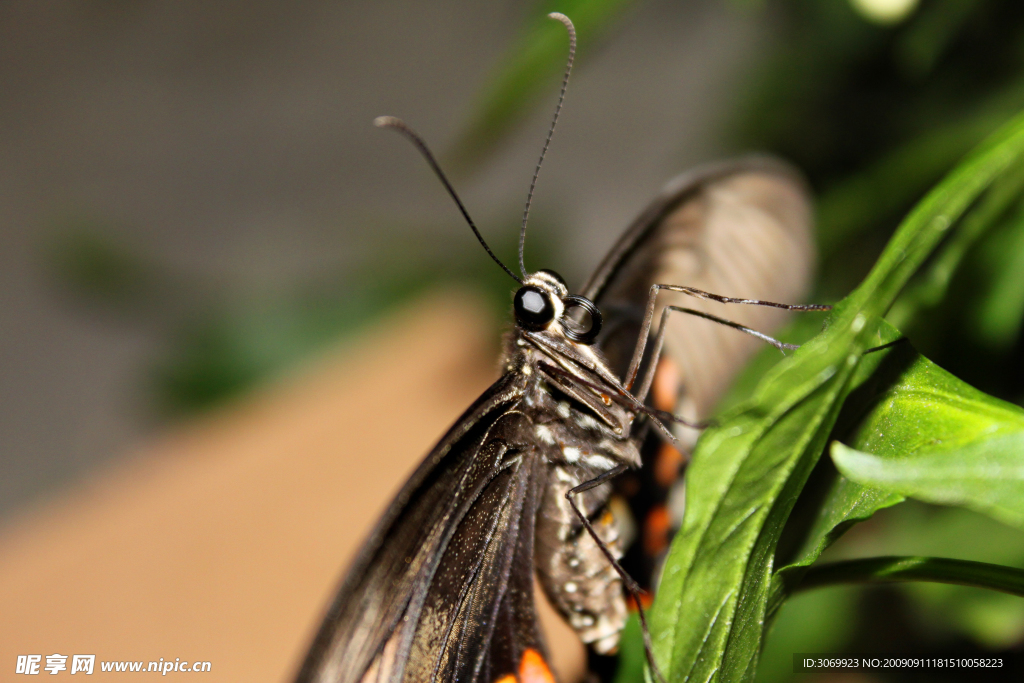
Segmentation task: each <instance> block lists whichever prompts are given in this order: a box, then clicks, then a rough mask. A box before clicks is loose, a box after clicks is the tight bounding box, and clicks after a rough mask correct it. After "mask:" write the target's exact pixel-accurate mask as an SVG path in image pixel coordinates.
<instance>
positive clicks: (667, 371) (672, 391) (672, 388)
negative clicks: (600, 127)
mask: <svg viewBox="0 0 1024 683" xmlns="http://www.w3.org/2000/svg"><path fill="white" fill-rule="evenodd" d="M679 386H680V377H679V366H678V365H676V363H675V361H673V360H672V359H671V358H669V357H668V356H662V357H661V360H660V361H658V370H657V372H655V373H654V384H653V386H651V391H652V398H653V399H654V407H655V408H657V409H658V410H664V411H665V412H667V413H671V412H674V411H675V409H676V401H678V400H679Z"/></svg>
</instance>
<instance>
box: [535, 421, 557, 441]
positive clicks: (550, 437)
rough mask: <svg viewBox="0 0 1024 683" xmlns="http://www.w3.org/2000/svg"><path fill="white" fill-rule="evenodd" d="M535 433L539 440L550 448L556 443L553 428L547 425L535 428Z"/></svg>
mask: <svg viewBox="0 0 1024 683" xmlns="http://www.w3.org/2000/svg"><path fill="white" fill-rule="evenodd" d="M533 433H534V434H536V435H537V438H538V439H540V440H541V441H543V442H544V443H546V444H547V445H549V446H550V445H552V444H553V443H555V436H554V434H552V433H551V428H550V427H548V426H547V425H537V426H536V427H534V428H533Z"/></svg>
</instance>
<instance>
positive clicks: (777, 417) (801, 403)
mask: <svg viewBox="0 0 1024 683" xmlns="http://www.w3.org/2000/svg"><path fill="white" fill-rule="evenodd" d="M1022 152H1024V116H1018V117H1017V118H1015V119H1014V120H1013V121H1011V122H1010V123H1009V124H1008V125H1006V126H1004V127H1003V128H1002V129H1000V130H999V131H998V132H997V133H996V134H995V135H993V136H992V137H991V138H990V139H989V140H987V141H986V142H985V143H984V144H983V145H982V146H981V147H980V148H979V149H978V150H977V151H975V152H974V153H973V154H972V155H971V156H970V157H969V158H968V159H966V160H965V161H964V162H963V163H961V165H960V166H958V167H957V169H956V170H954V171H953V172H952V173H950V175H949V176H948V177H947V178H946V179H945V180H944V181H943V182H942V183H941V184H940V185H939V186H938V187H937V188H936V189H935V190H933V191H932V192H931V193H930V194H929V195H928V196H927V197H926V198H925V199H924V200H923V201H922V202H921V203H920V204H919V205H918V206H917V207H916V208H915V210H914V211H912V212H911V214H910V215H909V216H908V217H907V219H906V220H905V221H904V222H903V224H902V225H901V226H900V228H899V229H898V230H897V232H896V234H895V235H894V237H893V238H892V240H891V241H890V243H889V244H888V246H887V247H886V249H885V251H884V252H883V254H882V256H881V257H880V259H879V261H878V263H876V265H875V267H874V268H873V269H872V271H871V273H870V274H869V275H868V276H867V278H866V279H865V280H864V282H863V283H862V284H861V285H860V286H859V287H858V288H857V289H856V290H855V291H854V292H853V293H852V294H851V295H850V296H848V297H847V298H846V299H844V300H843V301H842V302H840V304H839V305H837V306H836V309H835V311H834V312H833V314H832V316H831V317H830V319H829V324H828V327H827V329H826V330H825V331H824V332H823V333H822V334H820V335H819V336H817V337H815V338H814V339H812V340H811V341H809V342H808V343H806V344H805V345H804V346H802V347H801V348H800V349H799V350H798V351H797V352H796V353H794V354H793V356H791V357H790V358H788V359H786V360H785V361H783V362H781V363H779V365H777V366H775V367H774V368H773V369H772V370H771V371H770V372H769V373H767V374H766V375H765V377H764V379H763V380H762V382H761V383H760V384H759V385H758V388H757V390H756V391H755V392H754V395H753V396H752V397H751V399H750V400H749V401H747V402H745V403H742V404H740V405H739V406H738V407H737V408H735V409H734V410H732V411H729V412H728V413H726V414H725V415H724V416H722V418H721V421H720V423H719V424H718V425H717V426H715V427H713V428H710V429H708V430H707V431H706V432H705V433H704V435H703V436H702V438H701V440H700V441H699V442H698V444H697V448H696V450H695V453H694V456H693V462H692V465H691V466H690V469H689V470H688V472H687V481H686V499H687V511H686V515H685V517H684V519H683V524H682V528H681V529H680V531H679V533H678V534H677V535H676V538H675V540H674V541H673V544H672V548H671V550H670V553H669V557H668V558H667V560H666V565H665V569H664V572H663V575H662V581H661V585H660V587H659V589H658V593H657V597H656V600H655V605H654V608H653V609H652V615H651V623H652V636H653V639H654V649H655V655H656V657H657V658H658V661H659V662H660V663H661V666H662V668H663V669H664V670H665V673H666V675H667V676H668V678H669V680H701V681H709V680H713V679H720V680H725V681H734V680H752V679H753V676H754V671H755V669H756V665H757V659H758V654H759V652H760V645H761V640H762V637H763V627H764V623H765V619H766V608H767V602H768V597H769V589H770V585H771V584H770V579H771V576H772V568H773V562H774V551H775V546H776V544H777V543H778V539H779V535H780V533H781V531H782V528H783V526H784V524H785V522H786V519H787V518H788V516H789V512H790V511H791V510H792V507H793V504H794V503H795V501H796V498H797V496H798V495H799V493H800V490H801V489H802V487H803V485H804V483H805V482H806V479H807V477H808V475H809V474H810V471H811V469H812V468H813V467H814V465H815V463H816V462H817V460H818V458H819V456H820V454H821V452H822V449H823V446H824V444H825V441H826V440H827V438H828V435H829V433H830V431H831V429H832V427H833V425H834V423H835V420H836V416H837V414H838V412H839V409H840V407H841V406H842V403H843V401H844V399H845V398H846V396H847V395H848V394H849V392H850V391H851V390H852V389H853V388H854V386H855V384H856V381H859V379H860V375H858V373H857V370H858V365H859V364H860V363H861V362H862V359H863V354H864V352H865V351H866V350H867V349H869V348H870V347H871V346H872V345H873V343H874V342H877V341H878V340H879V339H880V337H879V333H880V330H881V329H883V327H882V326H883V322H882V321H881V316H882V315H884V314H885V312H886V311H887V310H888V308H889V307H890V306H891V305H892V303H893V301H894V300H895V299H896V297H897V296H898V295H899V293H900V291H901V290H902V289H903V287H904V286H905V285H906V283H907V281H908V280H909V279H910V277H911V276H912V275H913V274H914V273H915V272H916V270H917V269H918V268H919V267H920V266H921V264H922V263H923V262H924V260H925V259H926V258H927V257H928V255H929V254H930V253H931V251H932V250H933V249H934V247H935V246H936V245H937V244H938V243H939V242H940V240H942V239H943V238H944V237H945V235H946V234H947V231H948V229H949V228H950V227H951V226H952V225H953V224H954V223H955V222H956V221H957V220H958V219H959V218H960V216H961V215H962V214H963V213H964V211H965V210H966V209H967V208H968V207H969V206H970V205H971V204H972V203H973V202H974V201H975V200H976V199H977V197H978V196H979V195H980V194H981V193H982V192H983V191H984V190H985V189H986V188H987V187H988V186H989V185H990V184H991V183H992V182H993V181H994V180H995V179H996V178H998V177H999V176H1000V175H1001V174H1002V173H1003V172H1005V171H1006V169H1007V168H1008V167H1010V166H1011V165H1012V164H1014V163H1015V162H1016V161H1017V159H1018V158H1019V157H1020V156H1021V154H1022ZM869 355H870V354H869Z"/></svg>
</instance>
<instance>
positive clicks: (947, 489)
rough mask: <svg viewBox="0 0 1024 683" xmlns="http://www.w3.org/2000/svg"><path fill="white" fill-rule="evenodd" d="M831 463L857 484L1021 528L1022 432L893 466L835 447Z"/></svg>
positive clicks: (1023, 492)
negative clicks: (966, 511)
mask: <svg viewBox="0 0 1024 683" xmlns="http://www.w3.org/2000/svg"><path fill="white" fill-rule="evenodd" d="M832 460H833V461H835V463H836V467H838V468H839V471H840V472H842V473H843V475H844V476H846V477H847V478H848V479H852V480H853V481H856V482H858V483H861V484H864V485H867V486H873V487H875V488H878V489H882V490H885V491H895V492H897V493H899V494H900V495H904V496H910V497H913V498H917V499H919V500H923V501H926V502H929V503H939V504H942V505H960V506H963V507H966V508H970V509H972V510H975V511H977V512H982V513H985V514H988V515H991V516H992V517H993V518H995V519H997V520H999V521H1001V522H1003V523H1005V524H1011V525H1013V526H1016V527H1018V528H1024V430H1022V431H1019V432H1017V433H1015V434H1009V435H1002V436H993V437H990V438H986V439H981V440H978V441H975V442H973V443H970V444H968V445H965V446H961V447H959V448H952V449H945V448H940V449H930V450H921V451H917V452H915V453H912V454H910V455H908V456H906V457H904V458H900V459H896V460H894V459H890V458H883V457H879V456H876V455H872V454H870V453H864V452H862V451H856V450H853V449H852V448H847V447H846V446H844V445H843V444H841V443H838V442H837V443H835V444H833V445H832Z"/></svg>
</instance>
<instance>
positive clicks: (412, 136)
mask: <svg viewBox="0 0 1024 683" xmlns="http://www.w3.org/2000/svg"><path fill="white" fill-rule="evenodd" d="M373 125H375V126H377V127H378V128H391V129H392V130H396V131H398V132H399V133H401V134H402V135H404V136H405V137H406V138H407V139H408V140H409V142H411V143H412V144H413V145H414V146H415V147H416V149H418V150H419V151H420V154H422V155H423V158H424V159H426V160H427V163H428V164H430V168H432V169H433V171H434V173H435V174H436V175H437V177H438V179H439V180H440V181H441V184H442V185H444V188H445V189H446V190H448V194H450V195H451V196H452V199H454V200H455V204H456V206H458V207H459V211H461V212H462V217H463V218H465V219H466V222H467V223H469V227H470V229H471V230H472V231H473V234H474V235H476V238H477V239H478V240H480V244H481V245H482V246H483V248H484V251H486V252H487V254H488V255H489V256H490V257H491V258H492V259H494V262H495V263H497V264H498V265H499V266H501V269H502V270H504V271H505V272H506V273H508V274H509V276H511V278H512V279H513V280H515V281H516V282H518V283H519V284H523V281H522V280H521V279H520V278H519V276H518V275H516V274H515V273H513V272H512V271H511V270H509V268H508V266H506V265H505V264H504V263H502V262H501V259H499V258H498V257H497V256H495V255H494V252H493V251H491V248H490V247H489V246H487V242H486V241H484V237H483V235H481V234H480V231H479V230H477V229H476V224H475V223H474V222H473V219H472V218H470V217H469V212H468V211H466V207H465V206H464V205H463V204H462V200H461V199H459V195H457V194H456V193H455V188H454V187H452V184H451V183H450V182H448V178H447V176H445V174H444V171H442V170H441V167H440V166H438V165H437V160H436V159H435V158H434V155H433V154H432V153H431V151H430V148H429V147H427V143H425V142H423V138H421V137H420V136H419V135H417V134H416V132H415V131H414V130H413V129H412V128H410V127H409V126H407V125H406V124H405V121H403V120H402V119H399V118H396V117H394V116H378V117H377V118H375V119H374V120H373Z"/></svg>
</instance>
